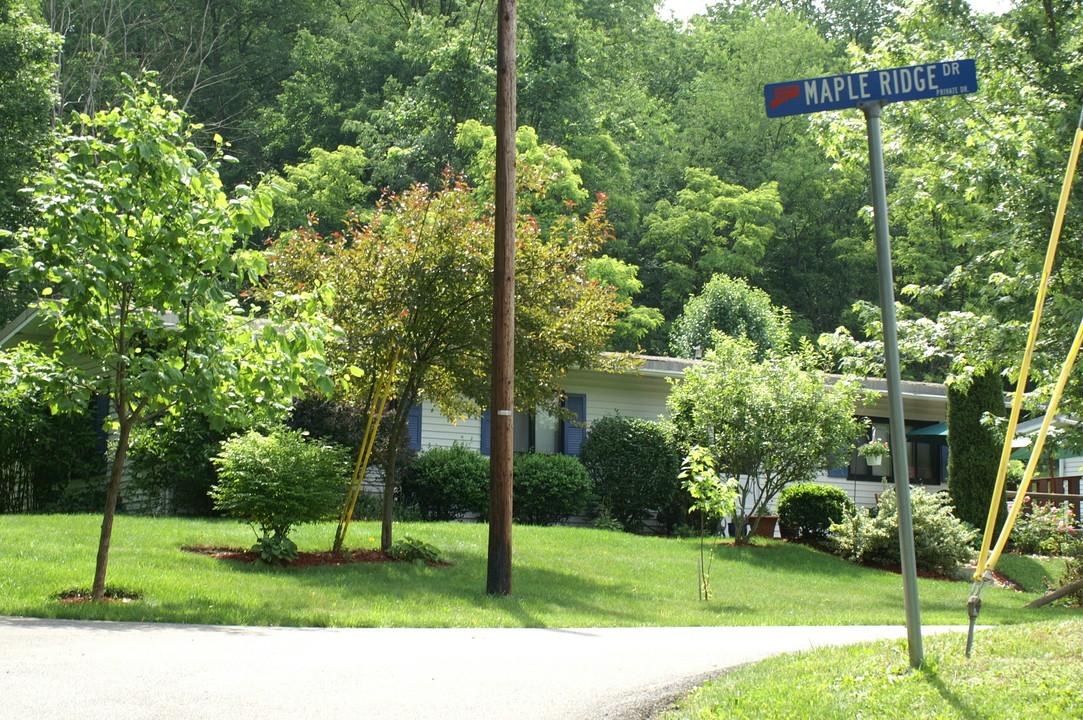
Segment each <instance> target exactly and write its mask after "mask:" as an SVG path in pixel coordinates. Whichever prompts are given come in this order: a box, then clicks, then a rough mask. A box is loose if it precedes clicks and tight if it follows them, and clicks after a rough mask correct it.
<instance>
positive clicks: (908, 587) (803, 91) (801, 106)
mask: <svg viewBox="0 0 1083 720" xmlns="http://www.w3.org/2000/svg"><path fill="white" fill-rule="evenodd" d="M977 89H978V81H977V70H976V68H975V65H974V61H973V60H950V61H945V62H939V63H927V64H925V65H912V66H909V67H904V68H892V69H889V70H873V71H869V72H863V73H853V74H850V75H833V76H830V77H820V78H810V79H807V80H796V81H790V82H785V83H774V84H771V85H766V86H764V88H763V95H764V103H765V105H766V109H767V116H768V117H787V116H790V115H802V114H806V113H813V112H823V111H827V110H843V109H848V108H858V109H860V110H861V111H862V112H864V113H865V125H866V132H867V135H868V141H869V172H870V183H871V185H872V202H873V217H874V221H875V228H876V269H877V275H878V276H879V286H880V318H881V322H882V323H883V330H884V365H885V371H886V375H887V378H886V380H887V394H888V422H889V424H890V440H891V449H892V452H891V461H892V472H893V473H894V475H895V495H896V499H897V501H898V507H899V554H900V556H901V558H902V578H903V602H904V604H905V606H906V634H907V640H908V647H909V653H910V665H911V667H914V668H917V667H919V666H920V665H921V664H922V662H923V660H924V651H923V649H922V640H921V610H920V605H919V602H918V580H917V561H916V558H915V552H914V522H913V516H912V512H911V507H910V469H909V467H908V462H907V457H906V419H905V416H904V414H903V403H902V379H901V372H900V368H899V339H898V329H897V326H896V322H895V280H894V275H893V272H892V265H891V238H890V234H889V232H888V218H887V187H886V183H885V180H884V153H883V144H882V141H881V136H880V115H881V112H882V109H883V106H884V105H886V104H888V103H891V102H903V101H907V100H924V99H928V98H937V97H947V96H952V95H962V94H964V93H972V92H975V91H976V90H977Z"/></svg>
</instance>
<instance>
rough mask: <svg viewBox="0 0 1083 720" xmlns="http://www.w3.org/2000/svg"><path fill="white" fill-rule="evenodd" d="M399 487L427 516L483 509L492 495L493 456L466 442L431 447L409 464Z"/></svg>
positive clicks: (406, 500) (447, 516)
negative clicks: (470, 446)
mask: <svg viewBox="0 0 1083 720" xmlns="http://www.w3.org/2000/svg"><path fill="white" fill-rule="evenodd" d="M399 490H400V492H401V493H402V495H401V497H402V501H403V502H404V503H405V504H407V505H411V506H416V507H417V508H418V510H419V511H420V513H421V517H422V519H424V520H454V519H455V518H458V517H461V516H462V515H463V514H464V513H468V512H479V513H480V512H482V511H483V510H484V508H485V506H486V504H487V502H488V499H489V497H488V496H489V458H487V457H485V456H484V455H482V454H481V453H479V452H478V451H476V450H470V449H468V448H466V447H463V446H462V445H452V446H451V447H434V448H431V449H429V450H426V451H425V452H423V453H421V454H420V455H418V456H417V459H416V460H414V461H413V462H412V463H410V465H409V466H408V467H407V468H406V471H405V472H404V473H403V478H402V485H401V486H400V488H399Z"/></svg>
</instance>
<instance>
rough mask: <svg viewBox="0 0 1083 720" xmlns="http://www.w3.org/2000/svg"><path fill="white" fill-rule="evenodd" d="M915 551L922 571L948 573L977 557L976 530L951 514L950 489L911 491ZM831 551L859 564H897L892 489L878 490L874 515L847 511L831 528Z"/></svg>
mask: <svg viewBox="0 0 1083 720" xmlns="http://www.w3.org/2000/svg"><path fill="white" fill-rule="evenodd" d="M910 504H911V507H912V515H913V524H914V555H915V560H916V563H917V566H918V568H919V569H921V570H927V571H930V572H936V573H940V574H943V575H950V574H951V573H952V572H953V571H955V570H956V569H957V568H958V567H959V566H960V565H963V564H965V563H967V562H970V561H971V560H972V559H973V557H974V549H973V544H974V541H975V540H976V539H977V537H978V533H977V531H976V530H975V529H974V528H973V527H971V526H970V525H968V524H967V523H964V522H962V521H961V520H959V519H958V518H956V517H955V516H954V515H952V514H951V511H952V507H951V505H950V504H949V502H948V497H947V493H942V492H940V493H930V492H926V491H925V490H923V489H921V488H912V489H911V492H910ZM828 535H829V543H830V547H831V550H832V552H834V553H835V554H836V555H838V556H839V557H842V558H845V559H847V560H850V561H852V562H856V563H869V564H884V565H898V564H899V562H900V560H899V508H898V503H897V502H896V499H895V490H894V488H888V489H886V490H884V492H883V493H881V494H880V500H879V502H878V503H877V506H876V515H875V516H873V515H872V513H870V512H869V510H868V508H857V509H854V510H850V511H848V512H847V513H846V514H845V516H844V517H843V519H842V521H841V522H838V523H835V524H834V525H832V526H831V527H830V528H829V529H828Z"/></svg>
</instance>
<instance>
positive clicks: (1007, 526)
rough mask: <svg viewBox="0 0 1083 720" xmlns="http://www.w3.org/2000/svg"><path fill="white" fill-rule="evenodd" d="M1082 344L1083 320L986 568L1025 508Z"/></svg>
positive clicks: (990, 565) (996, 556)
mask: <svg viewBox="0 0 1083 720" xmlns="http://www.w3.org/2000/svg"><path fill="white" fill-rule="evenodd" d="M1080 345H1083V321H1081V322H1080V323H1079V329H1078V330H1077V331H1076V334H1075V340H1074V341H1072V348H1071V350H1069V351H1068V358H1067V359H1066V360H1065V361H1064V366H1063V367H1062V368H1061V370H1060V377H1059V378H1057V385H1056V387H1055V388H1053V395H1052V397H1050V398H1049V407H1048V408H1046V411H1045V418H1044V419H1043V420H1042V428H1041V430H1039V431H1038V437H1036V438H1035V439H1034V451H1033V452H1032V453H1031V455H1030V461H1029V462H1028V463H1027V469H1026V472H1024V473H1023V481H1022V482H1021V483H1019V490H1018V491H1017V492H1016V495H1015V502H1014V503H1012V509H1011V512H1009V513H1008V519H1007V520H1005V522H1004V529H1003V530H1001V531H1000V538H999V539H998V540H997V544H996V547H995V548H994V549H993V553H992V555H990V556H989V560H988V563H987V568H986V569H989V570H992V569H993V568H994V567H996V564H997V561H998V560H999V559H1000V554H1001V553H1002V552H1004V546H1005V545H1007V543H1008V535H1009V534H1010V533H1011V530H1012V526H1014V525H1015V519H1016V518H1017V517H1019V511H1020V510H1021V509H1022V508H1023V497H1024V496H1025V495H1026V492H1027V490H1028V489H1029V488H1030V481H1031V478H1033V477H1034V470H1035V469H1036V468H1037V467H1038V462H1039V461H1040V460H1041V454H1042V449H1043V448H1044V447H1045V438H1046V435H1047V434H1048V433H1049V426H1050V425H1051V424H1052V423H1053V418H1054V417H1055V416H1056V414H1057V406H1058V405H1059V404H1060V398H1061V395H1063V394H1064V388H1065V386H1066V385H1067V384H1068V376H1069V375H1071V374H1072V367H1073V366H1074V365H1075V360H1076V356H1078V355H1079V347H1080ZM979 570H982V571H983V572H984V569H983V568H979Z"/></svg>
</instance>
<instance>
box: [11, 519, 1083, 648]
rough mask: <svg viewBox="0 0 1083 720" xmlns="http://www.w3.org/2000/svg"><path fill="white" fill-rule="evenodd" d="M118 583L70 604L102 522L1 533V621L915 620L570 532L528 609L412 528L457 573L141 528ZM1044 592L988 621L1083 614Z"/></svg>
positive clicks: (886, 585) (196, 527) (367, 542)
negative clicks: (108, 591) (301, 558)
mask: <svg viewBox="0 0 1083 720" xmlns="http://www.w3.org/2000/svg"><path fill="white" fill-rule="evenodd" d="M124 520H125V521H124V522H123V523H120V524H118V527H117V537H116V541H115V545H114V552H116V553H117V557H118V558H119V559H122V560H123V562H118V563H117V564H116V574H115V576H112V577H111V580H110V586H115V587H117V588H124V589H127V590H130V591H133V592H136V593H138V594H139V595H140V599H139V600H138V601H136V602H130V603H119V602H117V603H61V602H58V601H57V599H56V597H55V596H56V594H57V593H59V592H62V591H65V590H71V589H77V588H80V587H82V588H84V589H85V588H86V586H87V581H88V579H89V573H88V570H89V569H90V568H92V567H93V565H92V563H93V557H88V556H87V555H88V554H87V553H83V552H79V549H80V548H83V547H87V546H93V544H94V542H95V539H96V537H97V530H98V526H99V525H100V522H101V518H100V517H95V516H92V515H11V516H5V517H4V519H3V521H2V522H0V567H3V568H4V572H3V573H2V574H0V615H24V616H37V617H57V618H80V619H109V620H131V621H144V620H145V621H155V622H194V623H209V624H240V625H267V624H270V625H282V626H336V627H368V626H382V627H473V626H482V627H591V626H598V627H622V626H645V625H654V626H697V625H780V624H781V625H805V624H828V625H833V624H846V625H857V624H874V625H875V624H893V625H902V624H903V623H904V621H905V619H904V614H903V602H902V583H901V581H900V579H899V576H898V575H895V574H892V573H889V572H883V571H878V570H872V569H868V568H863V567H860V566H857V565H853V564H851V563H847V562H845V561H843V560H840V559H838V558H835V557H832V556H830V555H827V554H825V553H821V552H818V551H816V550H814V549H812V548H809V547H807V546H803V545H797V544H788V543H779V542H773V541H762V542H761V543H760V544H757V545H752V546H748V547H735V546H734V545H732V544H731V543H727V542H723V543H720V544H719V545H718V546H717V548H716V555H715V560H714V569H713V577H714V581H713V590H714V593H713V599H712V600H711V601H710V602H701V601H700V600H699V599H698V598H697V593H696V589H695V588H694V587H693V586H692V583H691V582H688V577H689V569H690V568H691V567H693V566H695V564H696V562H697V558H698V553H699V542H698V540H697V539H687V540H681V539H676V538H658V537H640V536H635V535H631V534H626V533H611V532H606V531H603V530H595V529H586V528H568V527H533V526H521V527H516V528H515V549H516V552H515V566H514V571H513V591H514V594H513V596H512V597H508V598H491V597H489V596H487V595H486V594H485V577H486V548H487V532H488V528H487V527H486V526H485V525H484V524H481V523H402V524H400V525H398V526H397V527H398V530H397V532H398V533H400V535H402V536H406V535H409V536H410V537H411V538H416V539H417V540H419V541H421V542H424V543H426V544H428V545H431V546H433V547H436V548H439V551H440V555H441V559H443V560H444V561H445V562H446V563H447V566H444V567H440V566H432V565H426V564H424V563H412V562H389V563H357V564H347V565H341V566H337V567H332V566H321V567H308V568H279V567H276V566H268V565H263V564H260V563H250V564H244V563H236V562H231V561H227V560H218V559H215V558H213V557H209V556H205V555H197V554H193V553H188V552H184V551H183V550H181V547H182V546H186V545H215V546H232V547H236V548H241V549H243V548H247V547H248V546H249V545H250V544H251V542H252V531H251V529H250V528H248V527H247V526H245V525H243V524H241V523H238V522H235V521H229V520H222V519H195V518H150V517H134V516H131V517H125V518H124ZM353 530H354V533H356V534H352V535H351V537H352V541H351V545H352V546H353V547H354V548H369V549H372V548H377V547H379V538H380V524H379V523H357V524H355V525H354V526H353ZM333 535H334V523H318V524H313V525H304V526H300V527H297V528H295V529H294V531H293V532H292V533H291V538H292V539H293V540H294V541H295V542H296V543H297V545H298V547H299V549H300V550H301V551H302V552H305V551H317V550H319V551H326V550H327V549H328V548H329V546H330V543H331V538H332V537H333ZM918 585H919V593H920V597H921V605H922V620H923V622H925V623H928V624H958V623H964V622H965V621H966V610H965V603H966V594H967V592H968V590H969V583H965V582H964V583H950V582H945V581H937V580H926V579H919V580H918ZM1036 597H1038V594H1037V593H1029V594H1027V593H1016V592H1012V591H1009V590H1004V589H999V588H989V589H988V590H987V591H986V593H985V596H984V599H985V604H984V606H983V609H982V622H983V623H989V624H1001V623H1019V622H1027V621H1031V620H1035V619H1042V618H1056V617H1060V616H1062V615H1064V614H1070V613H1073V612H1077V611H1072V610H1067V609H1063V608H1054V607H1048V608H1041V609H1038V610H1027V609H1024V608H1023V605H1024V604H1025V603H1026V602H1029V601H1030V600H1033V599H1035V598H1036Z"/></svg>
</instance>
